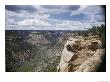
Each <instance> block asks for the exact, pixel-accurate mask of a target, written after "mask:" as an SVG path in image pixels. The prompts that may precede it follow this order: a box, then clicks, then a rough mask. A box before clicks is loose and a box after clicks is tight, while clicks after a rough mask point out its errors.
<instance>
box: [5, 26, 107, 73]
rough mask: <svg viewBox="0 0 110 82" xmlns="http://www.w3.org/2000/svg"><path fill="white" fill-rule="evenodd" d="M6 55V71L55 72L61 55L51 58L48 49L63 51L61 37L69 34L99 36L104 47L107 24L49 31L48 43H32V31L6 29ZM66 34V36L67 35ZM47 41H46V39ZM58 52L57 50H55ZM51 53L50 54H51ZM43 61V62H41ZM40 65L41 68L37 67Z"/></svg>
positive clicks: (47, 34)
mask: <svg viewBox="0 0 110 82" xmlns="http://www.w3.org/2000/svg"><path fill="white" fill-rule="evenodd" d="M5 33H6V35H5V45H6V49H5V52H6V53H5V54H6V55H5V56H6V71H45V72H46V71H47V72H55V71H56V67H57V65H58V63H59V61H60V56H53V57H52V58H49V57H48V56H46V54H47V52H48V50H49V49H50V48H51V50H52V48H53V50H52V51H53V52H54V53H51V54H52V55H54V54H55V53H57V52H59V51H61V49H60V48H62V47H63V46H61V45H62V44H61V43H58V41H59V38H68V37H69V36H72V37H73V36H84V37H89V36H90V35H93V36H96V35H97V36H99V37H100V40H101V41H102V44H103V48H105V45H106V28H105V25H101V26H93V27H92V28H91V29H88V30H85V31H75V32H73V31H72V32H62V33H61V32H49V33H45V32H42V34H43V35H45V38H46V39H47V40H48V42H50V43H49V46H48V45H45V44H43V45H41V44H39V45H32V44H30V43H28V42H27V36H28V35H29V34H30V32H27V31H13V30H10V31H8V30H7V31H6V32H5ZM65 35H66V36H65ZM32 41H33V39H32ZM44 42H45V41H44ZM54 47H55V49H58V50H56V51H57V52H55V50H54ZM51 54H50V55H51ZM41 62H43V63H42V64H41ZM38 67H40V70H38V69H37V68H38Z"/></svg>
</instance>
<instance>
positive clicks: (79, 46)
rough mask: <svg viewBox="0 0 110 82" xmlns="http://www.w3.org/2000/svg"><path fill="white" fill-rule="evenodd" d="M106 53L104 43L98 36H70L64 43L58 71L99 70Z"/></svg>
mask: <svg viewBox="0 0 110 82" xmlns="http://www.w3.org/2000/svg"><path fill="white" fill-rule="evenodd" d="M104 55H105V50H104V49H102V43H101V41H100V39H99V37H97V36H91V37H88V38H87V37H86V38H84V37H80V38H69V40H67V42H66V43H65V45H64V49H63V51H62V54H61V60H60V63H59V65H58V67H57V71H60V72H91V71H97V69H98V67H99V66H100V64H101V63H102V60H103V57H104Z"/></svg>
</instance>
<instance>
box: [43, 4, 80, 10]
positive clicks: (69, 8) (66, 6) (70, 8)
mask: <svg viewBox="0 0 110 82" xmlns="http://www.w3.org/2000/svg"><path fill="white" fill-rule="evenodd" d="M41 7H42V8H45V9H52V10H53V9H57V10H59V9H65V10H73V11H75V10H77V9H79V8H80V6H79V5H43V6H41Z"/></svg>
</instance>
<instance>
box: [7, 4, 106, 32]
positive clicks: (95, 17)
mask: <svg viewBox="0 0 110 82" xmlns="http://www.w3.org/2000/svg"><path fill="white" fill-rule="evenodd" d="M101 24H105V12H104V6H100V5H6V6H5V29H6V30H87V29H89V28H92V26H100V25H101Z"/></svg>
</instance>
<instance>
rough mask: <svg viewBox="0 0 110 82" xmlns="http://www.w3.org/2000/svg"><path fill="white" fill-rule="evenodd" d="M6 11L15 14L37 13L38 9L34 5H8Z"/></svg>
mask: <svg viewBox="0 0 110 82" xmlns="http://www.w3.org/2000/svg"><path fill="white" fill-rule="evenodd" d="M5 9H6V10H8V11H13V12H30V13H32V12H36V11H37V9H36V8H34V7H33V6H32V5H6V6H5Z"/></svg>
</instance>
